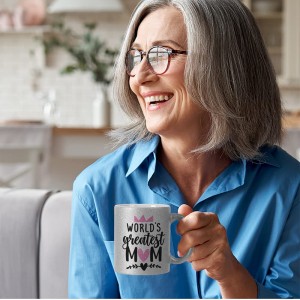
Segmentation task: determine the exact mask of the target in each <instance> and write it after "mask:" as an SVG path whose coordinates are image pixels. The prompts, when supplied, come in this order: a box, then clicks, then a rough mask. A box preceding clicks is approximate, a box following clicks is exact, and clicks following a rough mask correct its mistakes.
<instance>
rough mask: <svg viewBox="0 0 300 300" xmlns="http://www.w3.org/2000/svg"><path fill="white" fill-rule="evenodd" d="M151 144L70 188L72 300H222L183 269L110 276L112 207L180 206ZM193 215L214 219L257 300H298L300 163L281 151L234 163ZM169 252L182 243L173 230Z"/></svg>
mask: <svg viewBox="0 0 300 300" xmlns="http://www.w3.org/2000/svg"><path fill="white" fill-rule="evenodd" d="M159 142H160V140H159V137H155V138H153V139H152V140H150V141H147V142H139V143H137V144H135V145H133V146H130V147H126V146H123V147H120V148H119V149H117V150H116V151H114V152H113V153H111V154H109V155H106V156H104V157H102V158H100V159H99V160H97V161H96V162H95V163H94V164H92V165H91V166H89V167H88V168H87V169H85V170H84V171H83V172H82V173H81V174H80V175H79V176H78V177H77V179H76V180H75V182H74V189H73V205H72V233H71V251H70V270H69V296H70V297H71V298H119V297H122V298H220V297H221V294H220V290H219V286H218V284H217V282H216V281H214V280H213V279H211V278H209V277H208V276H207V275H206V272H205V271H201V272H196V271H194V270H193V268H192V266H191V264H190V263H189V262H185V263H183V264H181V265H171V270H170V272H169V273H167V274H163V275H151V276H149V275H148V276H146V275H142V276H136V275H124V274H118V273H115V272H114V267H113V261H114V225H113V224H114V205H115V204H120V203H161V204H169V205H170V206H171V211H172V212H177V210H178V207H179V206H180V205H181V204H183V203H185V200H184V197H183V195H182V193H181V192H180V190H179V188H178V186H177V185H176V182H175V181H174V180H173V178H172V177H171V176H170V174H169V173H168V172H167V171H166V169H165V168H164V167H163V166H162V164H160V162H159V161H158V159H157V156H156V151H157V146H158V144H159ZM193 209H194V211H202V212H214V213H216V214H217V215H218V217H219V220H220V222H221V224H222V225H223V226H224V227H225V228H226V230H227V236H228V240H229V243H230V246H231V250H232V252H233V254H234V255H235V257H236V258H237V259H238V260H239V262H240V263H241V264H242V265H243V266H244V267H245V268H247V270H248V271H249V272H250V273H251V275H252V276H253V278H254V279H255V280H256V282H257V285H258V293H259V294H258V296H259V297H261V298H277V297H284V298H287V297H297V298H299V297H300V226H299V224H300V222H299V220H300V163H299V162H298V161H296V160H295V159H294V158H292V157H291V156H289V155H288V154H287V153H286V152H284V151H283V150H282V149H280V148H279V147H266V148H264V150H263V157H262V159H261V161H260V162H250V161H245V160H240V161H236V162H232V163H231V164H230V165H229V166H228V167H227V168H226V169H225V170H224V171H223V172H222V173H221V174H220V175H219V176H218V177H217V178H216V179H215V180H214V181H213V182H212V183H211V184H210V186H209V187H208V188H207V189H206V190H205V192H204V193H203V194H202V195H201V197H200V198H199V200H198V201H197V203H196V204H195V205H194V207H193ZM171 235H172V236H171V240H172V241H171V252H172V254H173V255H174V254H175V253H177V245H178V242H179V240H180V236H178V235H177V234H176V228H175V226H174V228H172V233H171Z"/></svg>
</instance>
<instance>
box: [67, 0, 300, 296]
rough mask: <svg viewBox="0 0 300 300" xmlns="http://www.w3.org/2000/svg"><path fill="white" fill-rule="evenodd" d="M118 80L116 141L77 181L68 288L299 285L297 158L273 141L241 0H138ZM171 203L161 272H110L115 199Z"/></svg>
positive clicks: (280, 290) (112, 290) (277, 120)
mask: <svg viewBox="0 0 300 300" xmlns="http://www.w3.org/2000/svg"><path fill="white" fill-rule="evenodd" d="M115 74H116V75H115V80H114V88H115V89H114V91H115V98H116V99H118V101H119V102H120V105H121V107H122V108H123V110H124V111H125V112H126V113H127V114H128V115H129V116H130V118H131V119H132V124H130V126H128V127H127V128H125V129H122V130H119V131H115V132H114V133H113V136H114V138H116V139H117V140H118V142H120V143H123V144H124V145H122V146H120V147H119V148H118V149H117V150H115V151H114V152H113V153H111V154H109V155H107V156H105V157H102V158H101V159H99V160H98V161H96V162H95V163H94V164H93V165H91V166H90V167H88V168H87V169H85V170H84V171H83V172H82V173H81V174H80V175H79V176H78V178H77V179H76V181H75V183H74V191H73V194H74V199H73V213H72V237H71V256H70V273H69V296H70V297H81V298H93V297H97V298H110V297H112V298H119V297H121V298H220V297H223V298H256V297H263V298H269V297H270V298H277V297H284V298H286V297H300V289H299V284H300V251H299V249H300V230H299V215H300V164H299V162H297V161H296V160H295V159H293V158H292V157H291V156H289V155H288V154H287V153H286V152H284V151H283V150H282V149H281V148H280V147H278V146H276V144H278V143H279V142H280V137H281V131H282V128H281V102H280V95H279V90H278V86H277V84H276V78H275V75H274V71H273V68H272V66H271V63H270V60H269V58H268V55H267V53H266V49H265V47H264V44H263V40H262V38H261V35H260V33H259V30H258V28H257V26H256V24H255V21H254V19H253V17H252V15H251V13H250V12H249V11H248V10H247V8H246V7H245V6H244V5H243V4H242V3H241V2H240V1H239V0H222V1H220V0H186V1H181V0H144V1H141V3H140V4H139V6H138V7H137V8H136V10H135V12H134V14H133V16H132V19H131V22H130V24H129V27H128V30H127V33H126V36H125V39H124V43H123V46H122V49H121V52H120V57H119V60H118V62H117V65H116V70H115ZM122 203H137V204H138V203H148V204H152V203H161V204H168V205H170V207H171V210H172V212H177V211H178V212H179V213H180V214H182V215H184V216H185V217H184V218H183V219H182V220H181V221H180V222H179V223H178V226H177V231H178V233H180V234H181V236H179V235H177V234H176V230H174V231H173V232H172V241H173V244H171V248H172V251H173V253H176V252H177V251H178V253H179V255H183V254H185V253H186V252H187V250H188V249H189V248H193V253H192V255H191V256H190V258H189V261H188V262H185V263H183V264H181V265H172V267H171V271H170V272H169V273H167V274H163V275H153V276H132V275H124V274H119V273H115V271H114V267H113V257H114V253H113V252H114V246H113V245H114V230H113V226H114V225H113V219H114V217H113V210H114V206H115V205H116V204H122Z"/></svg>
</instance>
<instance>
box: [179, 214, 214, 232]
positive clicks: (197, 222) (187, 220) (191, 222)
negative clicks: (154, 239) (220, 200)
mask: <svg viewBox="0 0 300 300" xmlns="http://www.w3.org/2000/svg"><path fill="white" fill-rule="evenodd" d="M216 218H217V217H216V216H215V215H214V214H212V213H202V212H199V211H195V212H192V213H190V214H189V215H187V216H185V217H184V218H183V219H182V220H180V221H179V222H178V224H177V232H178V233H179V234H181V235H183V234H184V233H186V232H187V231H190V230H195V229H200V228H203V227H206V226H208V225H209V224H211V223H213V222H214V221H215V219H216Z"/></svg>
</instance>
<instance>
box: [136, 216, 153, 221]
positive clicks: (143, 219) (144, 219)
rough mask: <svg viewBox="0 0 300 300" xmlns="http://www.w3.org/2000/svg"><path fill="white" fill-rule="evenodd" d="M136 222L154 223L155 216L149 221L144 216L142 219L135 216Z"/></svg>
mask: <svg viewBox="0 0 300 300" xmlns="http://www.w3.org/2000/svg"><path fill="white" fill-rule="evenodd" d="M134 222H153V216H152V217H149V218H148V219H146V218H145V216H144V215H142V216H141V218H140V219H139V218H138V217H137V216H134Z"/></svg>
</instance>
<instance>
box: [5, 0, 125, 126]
mask: <svg viewBox="0 0 300 300" xmlns="http://www.w3.org/2000/svg"><path fill="white" fill-rule="evenodd" d="M14 2H15V3H16V2H17V1H14V0H10V1H5V0H0V9H3V8H8V9H12V8H13V7H14ZM48 2H49V1H48ZM129 16H130V12H129V11H124V12H123V13H118V14H111V13H106V14H103V13H100V14H89V15H79V14H77V15H67V16H65V21H66V25H68V26H71V27H72V28H73V29H75V30H77V29H78V30H81V29H82V24H83V23H85V22H97V24H98V26H97V33H98V34H99V36H100V37H101V38H102V39H103V40H105V41H106V42H107V43H108V45H109V46H112V47H117V48H118V47H119V45H120V44H121V41H122V37H123V34H124V32H125V30H126V27H127V23H128V20H129ZM48 19H49V17H48ZM35 35H36V33H34V32H33V31H30V32H26V33H24V32H19V33H16V32H6V33H5V32H0V78H1V80H0V107H1V109H0V121H3V120H7V119H34V120H40V119H42V110H43V102H42V101H41V100H40V99H39V97H38V96H39V94H37V93H36V92H34V90H33V88H32V85H33V83H34V81H36V82H37V83H38V84H39V87H40V90H41V91H42V92H48V91H49V90H50V89H54V90H55V91H56V97H57V100H58V106H59V116H58V120H57V122H58V125H62V126H92V101H93V99H94V97H95V90H96V85H95V84H94V83H93V80H92V79H91V76H90V74H88V73H74V74H71V75H60V74H59V70H60V69H61V67H62V66H65V65H66V62H67V61H68V60H69V57H68V56H67V54H65V53H63V52H61V51H57V52H54V53H53V54H51V55H50V56H48V57H44V56H43V51H41V45H40V44H39V43H38V42H37V41H36V39H35ZM32 50H34V52H35V55H32V54H30V52H31V51H32ZM35 70H40V71H41V76H39V77H38V79H37V78H36V77H35V76H34V75H33V74H34V72H35ZM111 118H112V125H113V126H119V125H122V124H124V123H126V117H125V116H124V114H123V113H121V112H120V110H119V109H118V107H117V106H115V105H113V107H112V116H111Z"/></svg>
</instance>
